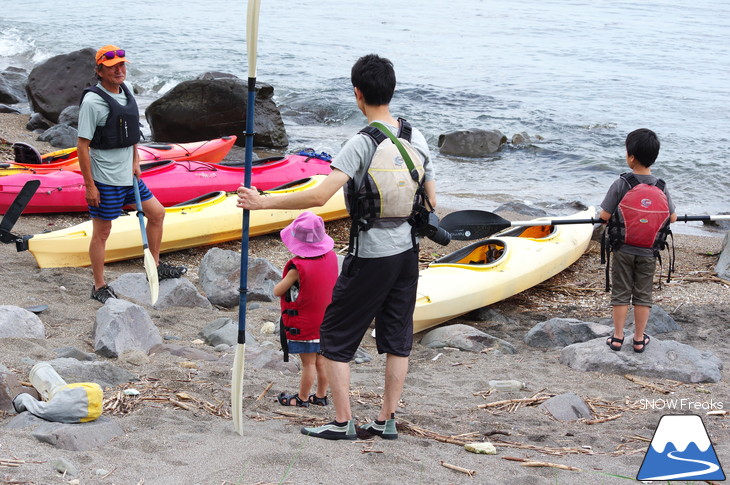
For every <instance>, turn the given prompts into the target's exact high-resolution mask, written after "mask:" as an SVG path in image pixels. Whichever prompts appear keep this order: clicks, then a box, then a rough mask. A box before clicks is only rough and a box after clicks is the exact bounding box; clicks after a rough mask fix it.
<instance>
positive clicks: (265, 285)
mask: <svg viewBox="0 0 730 485" xmlns="http://www.w3.org/2000/svg"><path fill="white" fill-rule="evenodd" d="M198 277H199V278H200V286H201V287H202V288H203V291H204V292H205V294H206V295H207V296H208V299H209V300H210V302H211V303H213V304H214V305H218V306H222V307H226V308H233V307H235V306H237V305H238V300H239V296H240V293H239V290H238V289H239V286H240V279H241V254H240V253H239V252H236V251H231V250H227V249H219V248H212V249H211V250H210V251H208V252H207V253H206V254H205V256H203V259H202V260H201V261H200V268H199V269H198ZM280 279H281V271H280V270H279V269H277V268H276V267H275V266H274V265H273V264H271V263H270V262H269V261H268V260H266V259H263V258H249V260H248V288H247V290H248V292H247V293H246V300H247V301H275V300H277V298H276V297H275V296H274V285H275V284H276V283H277V282H278V281H279V280H280Z"/></svg>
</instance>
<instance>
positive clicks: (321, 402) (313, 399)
mask: <svg viewBox="0 0 730 485" xmlns="http://www.w3.org/2000/svg"><path fill="white" fill-rule="evenodd" d="M307 401H308V402H309V404H314V405H316V406H326V405H327V404H329V402H327V396H325V397H317V393H314V394H310V395H309V399H308V400H307Z"/></svg>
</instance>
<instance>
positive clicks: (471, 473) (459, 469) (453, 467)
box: [441, 461, 477, 477]
mask: <svg viewBox="0 0 730 485" xmlns="http://www.w3.org/2000/svg"><path fill="white" fill-rule="evenodd" d="M441 466H443V467H446V468H448V469H450V470H454V471H457V472H459V473H464V474H465V475H469V476H470V477H473V476H474V475H476V474H477V471H476V470H468V469H466V468H462V467H460V466H456V465H452V464H450V463H446V462H445V461H442V462H441Z"/></svg>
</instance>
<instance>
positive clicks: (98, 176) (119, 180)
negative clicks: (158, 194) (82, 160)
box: [79, 83, 135, 186]
mask: <svg viewBox="0 0 730 485" xmlns="http://www.w3.org/2000/svg"><path fill="white" fill-rule="evenodd" d="M97 86H98V87H99V88H101V89H103V90H104V91H106V93H107V94H109V96H111V97H112V98H114V99H115V100H116V101H117V102H119V104H121V105H122V106H126V104H127V96H126V95H125V94H124V91H122V92H121V93H118V94H116V93H112V92H109V91H107V90H106V89H104V87H103V86H102V85H101V83H99V84H97ZM130 92H131V89H130ZM107 116H109V105H108V104H107V102H106V101H104V99H103V98H102V97H101V96H99V95H98V94H96V93H86V96H84V99H83V101H82V102H81V107H80V108H79V138H85V139H87V140H91V139H92V138H94V132H95V131H96V127H97V126H104V125H105V124H106V118H107ZM134 149H135V148H134V146H129V147H124V148H112V149H109V150H101V149H98V148H91V149H90V151H89V154H90V156H91V174H92V176H93V178H94V180H95V181H96V182H101V183H103V184H107V185H115V186H128V185H132V157H133V156H134V151H133V150H134Z"/></svg>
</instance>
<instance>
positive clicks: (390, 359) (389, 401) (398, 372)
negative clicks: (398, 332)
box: [378, 354, 408, 421]
mask: <svg viewBox="0 0 730 485" xmlns="http://www.w3.org/2000/svg"><path fill="white" fill-rule="evenodd" d="M407 374H408V357H399V356H397V355H392V354H388V355H387V357H386V360H385V392H384V393H383V405H382V407H381V408H380V414H378V421H385V420H386V419H390V416H391V415H392V414H393V413H395V411H396V409H397V408H398V402H399V401H400V396H401V394H402V393H403V384H404V382H405V380H406V375H407Z"/></svg>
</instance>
